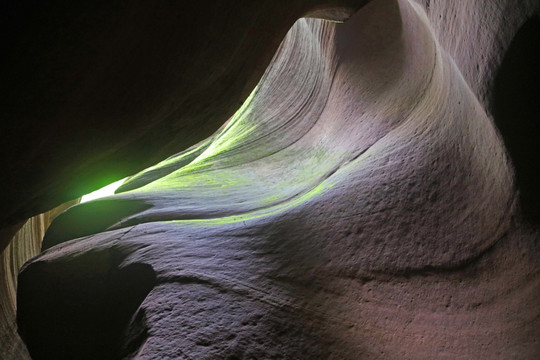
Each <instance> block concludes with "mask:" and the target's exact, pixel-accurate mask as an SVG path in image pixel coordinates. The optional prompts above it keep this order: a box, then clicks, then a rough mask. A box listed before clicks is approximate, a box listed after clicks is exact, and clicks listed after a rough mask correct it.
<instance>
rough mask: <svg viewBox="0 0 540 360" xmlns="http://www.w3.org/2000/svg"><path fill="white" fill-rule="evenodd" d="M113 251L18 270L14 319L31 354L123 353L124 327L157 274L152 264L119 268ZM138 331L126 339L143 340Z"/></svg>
mask: <svg viewBox="0 0 540 360" xmlns="http://www.w3.org/2000/svg"><path fill="white" fill-rule="evenodd" d="M114 257H115V254H113V253H112V251H109V250H107V251H102V252H99V253H91V254H85V255H83V256H81V257H78V258H75V259H70V260H68V261H66V262H58V263H45V262H38V263H33V264H31V265H30V266H28V267H27V268H26V269H24V270H23V271H22V272H21V274H20V275H19V289H18V293H17V300H18V311H17V323H18V326H19V333H20V335H21V337H22V338H23V340H24V341H25V343H26V345H27V347H28V350H29V352H30V354H31V356H32V359H35V360H40V359H54V360H61V359H66V360H67V359H69V360H73V359H80V360H86V359H88V360H90V359H103V360H108V359H120V358H122V353H124V352H125V351H126V349H125V345H123V343H124V341H125V336H126V328H127V326H128V324H129V323H130V321H131V320H132V318H133V316H134V314H135V313H136V312H137V309H138V308H139V306H140V304H141V303H142V301H143V300H144V299H145V298H146V296H147V295H148V293H149V292H150V290H151V289H152V288H153V287H154V285H155V281H156V278H155V273H154V271H153V269H152V267H151V266H149V265H146V264H131V265H128V266H126V267H124V268H119V267H118V261H115V260H114ZM138 332H139V333H138V334H136V335H137V336H134V335H133V334H128V335H130V337H132V338H133V337H135V339H132V341H131V342H135V343H136V344H140V343H142V341H144V339H141V338H140V337H141V336H145V334H146V332H145V331H142V330H140V331H138ZM136 344H130V349H129V350H133V349H131V347H133V346H136Z"/></svg>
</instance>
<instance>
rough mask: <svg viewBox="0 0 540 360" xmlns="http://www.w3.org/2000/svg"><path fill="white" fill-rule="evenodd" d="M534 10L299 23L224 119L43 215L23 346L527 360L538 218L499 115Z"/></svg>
mask: <svg viewBox="0 0 540 360" xmlns="http://www.w3.org/2000/svg"><path fill="white" fill-rule="evenodd" d="M538 9H539V3H538V1H510V0H508V1H502V0H501V1H470V2H448V1H418V2H413V1H409V0H399V1H394V0H374V1H372V2H370V3H369V4H368V5H366V6H365V7H364V8H362V9H361V10H359V11H358V12H357V13H356V14H355V15H354V16H353V17H352V18H351V19H350V20H349V21H348V22H346V23H345V24H335V23H331V22H328V21H324V20H318V19H300V20H298V21H297V22H296V23H295V25H294V26H293V27H292V28H291V30H290V31H289V33H288V34H287V36H286V37H285V39H284V40H283V42H282V43H281V45H280V47H279V48H278V50H277V53H276V54H275V56H274V58H273V60H272V62H271V63H270V66H269V67H268V68H267V70H266V72H265V73H264V76H263V78H262V79H261V80H260V81H259V83H258V85H257V86H256V87H255V89H254V90H253V91H252V92H251V95H250V96H249V97H248V98H247V100H246V101H245V102H244V104H243V105H242V106H241V108H240V109H239V110H238V111H237V112H236V113H235V115H234V116H232V117H231V118H230V119H229V120H228V122H227V123H226V124H225V125H224V126H223V127H222V128H221V129H220V130H219V131H217V132H216V133H215V134H214V135H212V136H211V137H209V138H208V139H206V140H203V141H202V142H201V143H199V144H197V145H194V146H193V147H191V148H189V149H187V150H185V151H183V152H181V153H179V154H177V155H175V156H172V157H170V158H168V159H167V160H164V161H162V162H161V163H159V164H156V165H154V166H152V167H150V168H148V169H146V170H144V171H142V172H140V173H138V174H136V175H135V176H133V177H132V178H130V179H129V180H128V181H127V182H126V183H125V184H124V185H123V186H122V187H121V188H120V189H119V191H118V193H117V194H116V195H114V196H111V197H108V198H106V199H102V200H95V201H94V202H91V203H86V204H82V205H79V206H76V207H73V208H71V209H70V210H68V211H67V212H65V213H63V214H62V215H61V216H59V217H58V218H57V219H56V221H55V222H54V223H53V224H52V225H51V227H50V229H49V231H48V232H47V234H46V237H45V240H44V246H43V247H44V250H45V251H44V252H43V253H42V254H41V255H39V256H38V257H36V258H34V259H33V260H31V261H30V262H28V263H27V264H26V265H25V266H24V267H23V270H22V272H21V274H20V278H19V281H20V287H19V292H18V305H19V308H18V324H19V329H20V332H21V334H22V336H23V338H24V339H25V341H26V344H27V345H28V348H29V351H30V354H31V355H32V356H33V358H35V359H49V358H50V359H52V358H54V359H72V358H79V359H95V358H99V359H107V358H111V359H118V358H140V359H163V358H178V359H184V358H185V359H216V358H217V359H219V358H224V359H227V358H231V359H232V358H259V359H280V358H283V359H296V358H302V359H321V358H335V359H378V358H384V359H433V358H443V359H444V358H448V359H536V358H538V357H539V356H540V343H539V341H538V339H539V338H540V316H539V315H540V303H538V301H537V299H538V296H539V295H540V276H539V269H540V267H539V265H540V264H539V262H540V256H539V255H540V252H539V247H538V241H539V238H540V232H539V227H538V225H539V224H538V223H537V222H535V220H534V216H533V217H530V216H526V215H527V214H528V212H529V210H530V209H529V207H528V206H523V198H522V193H521V188H522V187H523V184H527V183H526V182H525V183H524V182H523V181H522V180H523V177H520V176H516V171H515V170H514V165H513V164H515V163H516V162H519V161H520V152H519V151H518V152H512V151H510V152H508V146H507V145H508V144H509V143H511V141H514V142H515V141H516V140H515V136H514V137H512V134H510V135H509V134H508V130H507V129H508V128H510V129H511V128H512V126H511V120H510V119H509V115H508V113H511V110H509V109H508V108H505V109H503V110H500V109H499V111H492V109H493V108H497V107H498V106H499V107H500V106H503V108H504V106H511V105H512V104H514V103H513V102H510V105H507V104H506V103H503V104H502V105H501V104H499V103H498V101H499V99H500V97H499V96H497V95H496V94H494V92H496V91H497V90H494V88H495V84H496V83H500V81H502V84H503V85H505V84H509V82H508V81H505V80H504V76H508V75H504V73H503V75H501V76H503V80H498V78H497V75H498V69H499V68H508V67H510V68H512V67H511V66H510V65H508V66H507V65H505V64H507V63H512V61H513V60H511V59H510V60H508V61H507V60H506V59H507V56H506V52H507V50H508V49H512V48H513V46H514V44H513V43H512V40H513V39H514V38H517V35H516V34H518V31H519V29H520V28H522V27H526V28H527V29H528V27H531V26H532V29H533V30H526V31H527V34H533V35H534V31H535V30H534V29H535V26H536V29H537V25H535V24H537V23H535V21H536V20H534V19H533V20H529V19H531V18H532V17H533V16H537V15H535V13H536V14H537V13H538ZM524 24H526V25H525V26H524ZM531 24H532V25H531ZM536 31H537V30H536ZM518 43H519V42H518ZM516 46H518V47H520V46H521V45H519V44H518V45H516ZM518 50H519V49H518ZM509 51H510V50H509ZM518 53H519V51H518ZM525 54H531V56H532V54H534V51H530V52H525ZM510 58H511V57H510ZM518 58H519V56H518ZM501 63H502V64H503V66H502V67H501ZM509 71H510V74H512V70H509ZM509 77H510V78H512V76H509ZM510 85H512V83H511V82H510ZM503 88H505V86H503ZM531 91H537V89H534V88H533V89H532V90H531ZM499 93H500V92H499ZM532 98H533V97H532ZM531 113H533V114H534V112H531ZM500 114H503V115H500ZM520 114H521V115H520V116H521V118H520V119H521V120H522V121H521V123H522V124H525V125H523V126H524V127H525V128H527V126H529V125H527V124H528V123H531V125H530V131H529V133H531V134H534V131H536V130H535V129H537V127H535V125H534V121H537V119H535V118H534V117H531V118H530V119H529V118H527V116H528V115H527V114H529V112H522V113H520ZM523 114H525V115H523ZM493 116H495V119H494V118H493ZM500 116H502V117H500ZM501 123H502V124H505V125H504V126H501V127H500V131H499V130H498V129H497V126H496V124H497V125H499V124H501ZM505 126H506V127H505ZM522 133H526V132H523V131H522ZM509 139H514V140H509ZM531 146H532V145H531ZM526 149H528V150H529V151H537V150H536V149H535V148H534V147H528V148H526ZM522 152H523V151H522ZM516 169H517V170H518V171H519V168H518V167H516ZM529 176H530V174H529ZM533 210H534V209H533ZM533 212H534V211H533Z"/></svg>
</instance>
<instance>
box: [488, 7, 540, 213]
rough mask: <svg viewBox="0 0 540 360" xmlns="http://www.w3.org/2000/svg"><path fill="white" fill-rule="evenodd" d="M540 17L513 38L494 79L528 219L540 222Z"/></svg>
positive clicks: (497, 113) (499, 119) (498, 118)
mask: <svg viewBox="0 0 540 360" xmlns="http://www.w3.org/2000/svg"><path fill="white" fill-rule="evenodd" d="M539 89H540V18H539V17H534V18H532V19H530V20H528V21H527V22H526V23H525V24H524V25H523V26H522V28H521V29H520V30H519V32H518V33H517V34H516V36H515V38H514V39H513V41H512V43H511V45H510V48H509V49H508V52H507V53H506V54H505V56H504V59H503V62H502V64H501V67H500V69H499V72H498V74H497V77H496V78H495V91H494V104H493V105H494V107H493V114H494V117H495V123H496V125H497V127H498V128H499V130H500V132H501V134H502V137H503V139H504V142H505V145H506V147H507V149H508V152H509V153H510V157H511V158H512V162H513V165H514V168H515V171H516V181H517V186H518V188H519V191H520V204H521V209H522V211H523V214H524V216H525V218H526V219H527V220H529V221H531V222H533V223H535V224H540V91H539Z"/></svg>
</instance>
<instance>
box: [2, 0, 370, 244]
mask: <svg viewBox="0 0 540 360" xmlns="http://www.w3.org/2000/svg"><path fill="white" fill-rule="evenodd" d="M366 2H367V0H333V1H327V0H296V1H289V0H262V1H256V2H254V1H251V0H241V1H240V0H239V1H236V2H235V4H234V6H231V4H229V3H228V2H223V1H221V2H216V1H211V0H202V1H188V2H186V1H173V2H171V1H163V0H158V1H153V2H152V3H151V4H149V3H148V2H147V1H142V0H137V1H129V2H125V1H94V0H91V1H88V0H81V1H76V2H74V1H66V0H55V1H35V0H28V1H24V2H20V1H17V0H9V1H5V2H3V4H2V11H0V27H1V28H0V29H1V32H2V54H3V56H2V57H1V58H0V83H1V84H2V85H1V86H2V90H3V91H2V94H3V96H2V97H0V108H1V113H0V116H1V119H2V122H1V124H0V151H1V153H2V157H1V159H0V168H1V169H2V173H1V174H0V183H1V184H2V188H3V189H5V191H3V192H2V202H1V203H0V228H2V229H3V228H5V227H8V226H13V225H14V224H19V223H21V222H24V221H26V220H27V219H28V218H29V217H31V216H34V215H37V214H39V213H42V212H45V211H47V210H50V209H52V208H54V207H55V206H58V205H60V204H61V203H63V202H66V201H68V200H71V199H74V198H77V197H80V196H82V195H84V194H86V193H88V192H90V191H92V190H96V189H98V188H100V187H101V186H103V185H106V184H108V183H111V182H113V181H114V180H119V179H122V178H124V177H126V176H128V175H131V174H133V173H135V172H137V171H140V170H142V169H144V168H145V167H148V166H150V165H153V164H155V163H156V162H158V161H160V160H162V159H163V158H165V157H167V156H170V155H172V154H174V153H176V152H178V151H180V150H183V149H185V148H186V147H188V146H191V145H193V144H194V143H196V142H198V141H199V140H202V139H204V138H206V137H208V136H209V135H211V134H212V133H213V132H215V131H216V130H217V129H218V128H219V127H220V126H221V125H222V124H223V122H224V121H225V120H226V119H227V118H228V117H230V116H231V115H232V114H233V113H234V111H235V110H236V109H237V108H238V107H239V104H241V103H242V102H243V101H244V100H245V99H246V97H247V95H248V94H249V93H250V92H251V90H252V89H253V87H254V86H255V85H256V84H257V82H258V81H259V79H260V77H261V76H262V74H263V73H264V70H265V69H266V67H267V66H268V63H269V61H270V60H271V58H272V55H273V54H274V52H275V51H276V49H277V47H278V46H279V43H280V41H281V40H282V38H283V37H284V36H285V34H286V33H287V31H288V30H289V28H290V27H291V26H292V24H293V23H294V22H295V21H296V20H297V19H298V18H300V17H302V16H309V15H312V16H322V17H328V18H331V19H340V18H343V17H347V16H349V15H350V14H351V12H354V11H355V10H357V9H358V8H360V7H361V6H362V5H364V4H365V3H366ZM44 164H46V166H44ZM36 179H39V180H38V181H36ZM21 225H22V223H21ZM19 226H20V225H19ZM0 235H1V234H0ZM12 235H13V234H12ZM9 240H11V237H10V236H8V237H6V238H5V239H3V238H0V249H3V248H4V247H5V246H6V245H7V243H8V242H9Z"/></svg>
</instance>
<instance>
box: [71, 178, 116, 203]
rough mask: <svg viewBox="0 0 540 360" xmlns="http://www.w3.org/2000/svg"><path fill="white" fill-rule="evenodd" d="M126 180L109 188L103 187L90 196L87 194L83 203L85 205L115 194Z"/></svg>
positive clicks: (83, 198)
mask: <svg viewBox="0 0 540 360" xmlns="http://www.w3.org/2000/svg"><path fill="white" fill-rule="evenodd" d="M125 180H126V179H122V180H118V181H116V182H113V183H112V184H109V185H107V186H104V187H102V188H101V189H99V190H96V191H93V192H91V193H90V194H86V195H84V196H83V197H82V198H81V202H82V203H83V202H87V201H90V200H94V199H98V198H102V197H105V196H109V195H112V194H114V191H115V190H116V189H118V188H119V187H120V185H122V183H123V182H124V181H125Z"/></svg>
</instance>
